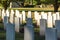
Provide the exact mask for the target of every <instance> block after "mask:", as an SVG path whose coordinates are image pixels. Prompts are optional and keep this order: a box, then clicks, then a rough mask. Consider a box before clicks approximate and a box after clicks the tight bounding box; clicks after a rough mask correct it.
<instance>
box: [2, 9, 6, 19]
mask: <svg viewBox="0 0 60 40" xmlns="http://www.w3.org/2000/svg"><path fill="white" fill-rule="evenodd" d="M4 16H5V10H4V9H3V10H2V19H3V20H4Z"/></svg>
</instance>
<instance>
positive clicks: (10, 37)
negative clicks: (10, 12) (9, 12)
mask: <svg viewBox="0 0 60 40" xmlns="http://www.w3.org/2000/svg"><path fill="white" fill-rule="evenodd" d="M4 26H5V27H6V40H15V27H14V24H11V23H8V17H7V16H5V17H4Z"/></svg>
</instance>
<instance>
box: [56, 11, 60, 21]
mask: <svg viewBox="0 0 60 40" xmlns="http://www.w3.org/2000/svg"><path fill="white" fill-rule="evenodd" d="M56 19H57V20H60V18H59V12H56Z"/></svg>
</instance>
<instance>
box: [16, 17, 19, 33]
mask: <svg viewBox="0 0 60 40" xmlns="http://www.w3.org/2000/svg"><path fill="white" fill-rule="evenodd" d="M19 28H20V18H19V17H15V31H16V32H19Z"/></svg>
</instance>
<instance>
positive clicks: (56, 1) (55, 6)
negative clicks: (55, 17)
mask: <svg viewBox="0 0 60 40" xmlns="http://www.w3.org/2000/svg"><path fill="white" fill-rule="evenodd" d="M58 8H59V5H58V0H54V12H57V11H58Z"/></svg>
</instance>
